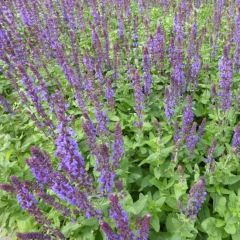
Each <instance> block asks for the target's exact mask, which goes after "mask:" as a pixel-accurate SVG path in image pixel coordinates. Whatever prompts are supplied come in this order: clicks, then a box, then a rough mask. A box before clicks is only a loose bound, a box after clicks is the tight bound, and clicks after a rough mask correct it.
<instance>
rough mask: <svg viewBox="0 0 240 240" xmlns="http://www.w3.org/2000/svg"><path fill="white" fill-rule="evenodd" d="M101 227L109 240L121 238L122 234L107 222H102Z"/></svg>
mask: <svg viewBox="0 0 240 240" xmlns="http://www.w3.org/2000/svg"><path fill="white" fill-rule="evenodd" d="M100 226H101V229H102V230H103V232H104V233H105V234H106V236H107V239H108V240H119V239H120V236H119V235H118V234H116V233H114V232H113V230H112V228H111V227H110V226H109V224H108V223H106V222H101V223H100Z"/></svg>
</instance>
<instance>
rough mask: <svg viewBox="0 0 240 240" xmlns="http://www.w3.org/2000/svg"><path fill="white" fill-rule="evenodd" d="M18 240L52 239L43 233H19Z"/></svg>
mask: <svg viewBox="0 0 240 240" xmlns="http://www.w3.org/2000/svg"><path fill="white" fill-rule="evenodd" d="M17 238H18V239H21V240H51V239H52V238H51V237H50V236H49V235H47V234H43V233H37V232H31V233H17Z"/></svg>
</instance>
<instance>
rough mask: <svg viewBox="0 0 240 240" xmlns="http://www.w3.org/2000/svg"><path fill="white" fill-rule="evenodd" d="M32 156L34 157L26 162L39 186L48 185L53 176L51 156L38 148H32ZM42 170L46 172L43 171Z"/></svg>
mask: <svg viewBox="0 0 240 240" xmlns="http://www.w3.org/2000/svg"><path fill="white" fill-rule="evenodd" d="M31 154H32V157H31V158H29V159H27V160H26V162H27V164H28V166H29V167H30V168H31V171H32V174H33V175H34V177H35V178H36V179H37V182H38V183H39V184H47V185H48V184H49V183H50V182H51V174H52V173H53V167H52V164H51V160H50V157H49V155H48V154H47V153H45V152H43V151H41V150H40V149H39V148H37V147H32V148H31ZM42 169H44V171H41V170H42Z"/></svg>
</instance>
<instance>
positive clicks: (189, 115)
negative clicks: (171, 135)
mask: <svg viewBox="0 0 240 240" xmlns="http://www.w3.org/2000/svg"><path fill="white" fill-rule="evenodd" d="M192 108H193V105H192V97H191V96H189V97H188V98H187V105H186V106H185V109H184V112H183V123H182V134H183V136H185V135H187V134H188V133H189V131H190V129H191V126H192V122H193V119H194V114H193V109H192Z"/></svg>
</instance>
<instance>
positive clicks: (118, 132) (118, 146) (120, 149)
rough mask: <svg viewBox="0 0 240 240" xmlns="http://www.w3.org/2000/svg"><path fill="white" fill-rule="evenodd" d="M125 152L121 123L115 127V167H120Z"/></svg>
mask: <svg viewBox="0 0 240 240" xmlns="http://www.w3.org/2000/svg"><path fill="white" fill-rule="evenodd" d="M123 153H124V142H123V136H122V129H121V126H120V123H117V124H116V127H115V139H114V143H113V146H112V162H113V166H114V168H115V169H117V168H118V167H119V161H120V159H121V157H122V156H123Z"/></svg>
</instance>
